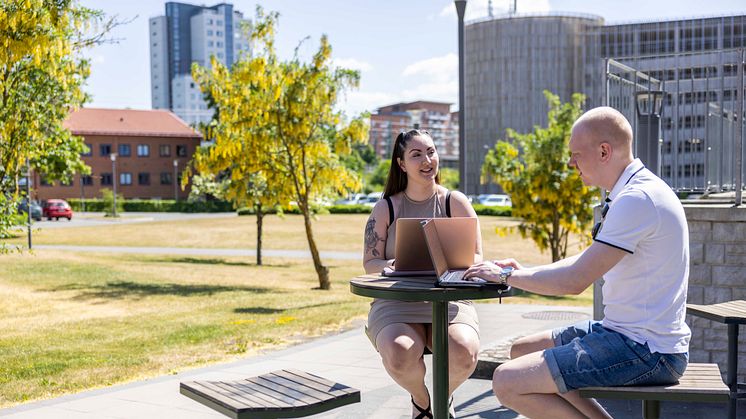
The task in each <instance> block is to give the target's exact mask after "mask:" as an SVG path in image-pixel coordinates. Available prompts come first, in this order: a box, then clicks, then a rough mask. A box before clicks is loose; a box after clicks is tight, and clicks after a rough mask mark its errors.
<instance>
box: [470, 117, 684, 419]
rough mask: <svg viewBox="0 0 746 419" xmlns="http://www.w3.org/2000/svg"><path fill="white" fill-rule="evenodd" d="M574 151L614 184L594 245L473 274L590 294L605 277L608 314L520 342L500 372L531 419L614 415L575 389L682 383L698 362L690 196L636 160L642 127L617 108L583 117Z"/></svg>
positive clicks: (547, 290)
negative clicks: (690, 319)
mask: <svg viewBox="0 0 746 419" xmlns="http://www.w3.org/2000/svg"><path fill="white" fill-rule="evenodd" d="M570 153H571V156H570V161H569V162H568V164H569V166H570V167H573V168H575V169H576V170H577V171H578V173H579V174H580V177H581V179H582V180H583V182H584V183H585V184H586V185H593V186H598V187H601V188H604V189H605V190H607V191H609V194H608V199H607V200H606V201H607V202H606V205H605V206H604V209H603V210H602V219H601V221H600V223H598V224H597V225H596V226H595V227H594V228H593V233H592V236H593V244H592V245H591V246H590V247H588V248H587V249H585V250H584V251H583V252H582V253H580V254H579V255H576V256H573V257H570V258H567V259H564V260H561V261H558V262H555V263H552V264H550V265H544V266H538V267H532V268H524V267H522V266H521V264H520V263H518V262H517V261H515V260H513V259H506V260H500V261H494V262H489V261H485V262H482V263H479V264H477V265H474V266H472V267H471V268H470V269H469V270H468V271H467V273H466V276H479V277H481V278H485V279H488V280H490V281H493V282H502V283H507V284H509V285H512V286H514V287H516V288H520V289H523V290H526V291H530V292H534V293H538V294H544V295H565V294H580V293H581V292H583V290H585V289H586V288H588V286H590V285H591V284H592V283H593V281H595V280H596V279H598V278H600V277H602V276H603V277H604V280H605V283H604V287H603V298H604V303H605V304H606V307H605V309H604V319H603V321H600V322H595V321H585V322H581V323H578V324H575V325H572V326H569V327H565V328H559V329H555V330H551V331H546V332H542V333H538V334H535V335H532V336H527V337H525V338H522V339H519V340H517V341H516V342H515V343H514V344H513V347H512V348H511V361H509V362H507V363H505V364H503V365H501V366H500V367H499V368H498V369H497V370H495V374H494V376H493V379H492V387H493V389H494V391H495V394H496V395H497V398H498V399H499V400H500V402H501V403H502V404H503V405H504V406H507V407H509V408H511V409H513V410H515V411H517V412H519V413H521V414H523V415H525V416H527V417H530V418H583V417H590V418H609V417H610V416H609V415H608V413H607V412H606V411H605V410H604V409H603V407H601V405H599V404H598V403H597V402H596V401H595V400H592V399H584V398H581V397H580V396H579V395H578V392H577V391H575V390H576V389H578V388H583V387H594V386H621V385H646V384H666V383H674V382H676V381H677V380H678V379H679V377H681V375H682V374H683V373H684V370H685V369H686V366H687V363H688V359H689V356H688V352H689V338H690V336H691V332H690V330H689V327H688V326H687V325H686V323H684V314H685V312H686V310H685V303H686V291H687V278H688V276H689V232H688V229H687V224H686V218H685V216H684V209H683V207H682V206H681V203H680V201H679V200H678V198H677V197H676V195H675V194H674V193H673V191H671V188H670V187H669V186H668V185H666V183H664V182H663V181H662V180H661V179H660V178H658V177H657V176H655V175H654V174H653V173H652V172H650V171H649V170H647V169H646V168H645V167H644V166H643V164H642V162H641V161H640V160H639V159H635V158H634V157H633V155H632V128H631V127H630V124H629V122H627V120H626V119H625V118H624V116H623V115H622V114H620V113H619V112H617V111H616V110H614V109H612V108H608V107H601V108H595V109H592V110H590V111H588V112H586V113H585V114H583V115H582V116H581V117H580V118H579V119H578V120H577V121H576V122H575V124H574V125H573V128H572V136H571V137H570ZM505 266H512V267H513V268H514V270H513V272H512V273H510V274H508V273H507V272H505V271H502V269H501V268H502V267H505Z"/></svg>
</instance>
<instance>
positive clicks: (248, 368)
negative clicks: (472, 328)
mask: <svg viewBox="0 0 746 419" xmlns="http://www.w3.org/2000/svg"><path fill="white" fill-rule="evenodd" d="M476 307H477V311H478V312H479V317H480V321H481V329H482V344H483V347H486V348H495V347H499V346H500V345H501V344H502V343H503V342H505V341H506V340H509V339H512V338H513V337H515V336H517V335H525V334H529V333H533V332H536V331H539V330H544V329H548V328H552V327H556V326H559V325H562V324H567V323H571V322H574V321H577V320H581V319H588V318H590V315H591V309H590V308H583V307H559V306H538V305H512V304H503V305H499V304H494V303H489V304H477V305H476ZM426 358H427V361H428V363H429V362H430V359H431V357H430V356H428V357H426ZM281 368H298V369H303V370H306V371H309V372H311V373H314V374H317V375H320V376H323V377H326V378H328V379H331V380H334V381H338V382H341V383H344V384H347V385H349V386H351V387H356V388H358V389H360V390H361V398H362V401H361V403H357V404H354V405H349V406H345V407H342V408H338V409H336V410H333V411H331V412H327V413H324V414H320V415H316V416H314V417H317V418H339V419H342V418H371V419H374V418H375V419H379V418H380V419H390V418H406V417H409V415H410V412H411V407H410V402H409V396H408V395H407V394H406V393H405V392H404V391H403V390H402V389H401V388H399V387H398V386H397V385H396V384H395V383H394V382H393V381H392V380H391V378H389V377H388V376H387V375H386V372H385V371H384V369H383V367H382V366H381V363H380V359H379V357H378V354H377V353H376V352H375V351H374V350H373V348H372V347H371V345H370V343H369V342H368V339H367V338H366V337H365V335H364V333H363V329H362V326H358V327H356V328H354V329H353V330H350V331H346V332H343V333H339V334H334V335H329V336H326V337H323V338H319V339H316V340H314V341H311V342H308V343H304V344H301V345H297V346H294V347H291V348H288V349H284V350H279V351H274V352H267V353H264V354H262V355H259V356H253V357H250V358H246V359H244V360H241V361H237V362H232V363H228V364H221V365H214V366H211V367H207V368H201V369H197V370H191V371H186V372H181V373H178V374H176V375H170V376H164V377H158V378H154V379H151V380H145V381H140V382H133V383H130V384H125V385H118V386H113V387H110V388H106V389H102V390H94V391H87V392H83V393H79V394H75V395H69V396H64V397H60V398H57V399H52V400H46V401H40V402H34V403H28V404H25V405H20V406H17V407H14V408H10V409H5V410H0V417H4V418H6V417H7V418H13V419H32V418H33V419H53V418H54V419H59V418H75V419H93V418H96V419H109V418H111V419H123V418H127V419H135V418H137V419H147V418H154V419H155V418H158V419H162V418H179V419H208V418H213V419H218V418H222V417H224V416H222V415H220V414H219V413H217V412H214V411H212V410H211V409H209V408H207V407H204V406H202V405H201V404H199V403H197V402H195V401H193V400H191V399H189V398H187V397H184V396H182V395H180V394H179V382H180V381H189V380H225V379H240V378H245V377H249V376H254V375H259V374H263V373H266V372H269V371H272V370H275V369H281ZM428 369H429V366H428ZM431 380H432V377H431V376H430V375H429V374H428V378H427V382H428V383H430V382H431ZM603 403H604V404H605V405H606V406H607V407H608V408H609V409H610V411H611V413H612V415H613V416H614V417H615V418H637V417H640V403H639V402H613V403H611V402H610V403H607V402H603ZM455 406H456V410H457V414H458V415H457V416H458V417H459V418H516V417H519V416H518V415H516V413H515V412H513V411H511V410H509V409H506V408H504V407H502V406H501V405H500V404H499V402H498V400H497V399H496V398H495V397H494V395H493V394H492V389H491V383H490V381H489V380H480V379H470V380H468V381H467V382H466V383H465V384H464V385H462V386H461V387H460V388H459V389H458V390H457V391H456V394H455ZM662 406H663V417H664V418H666V417H671V418H673V417H676V418H682V417H686V418H718V417H723V415H724V412H725V410H724V407H723V406H720V405H705V404H687V403H667V402H664V403H663V404H662ZM744 410H746V409H744ZM744 413H746V412H744Z"/></svg>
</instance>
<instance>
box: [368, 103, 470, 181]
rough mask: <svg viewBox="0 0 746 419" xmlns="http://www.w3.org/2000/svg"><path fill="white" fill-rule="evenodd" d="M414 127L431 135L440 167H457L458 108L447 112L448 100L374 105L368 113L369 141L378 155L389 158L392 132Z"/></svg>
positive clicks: (393, 136) (394, 133)
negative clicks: (374, 109) (378, 106)
mask: <svg viewBox="0 0 746 419" xmlns="http://www.w3.org/2000/svg"><path fill="white" fill-rule="evenodd" d="M415 127H419V128H420V129H424V130H426V131H428V132H429V133H430V135H431V136H432V137H433V142H435V147H437V148H438V155H439V156H440V162H441V165H442V166H443V167H454V168H457V167H458V112H451V104H450V103H444V102H429V101H422V100H420V101H417V102H409V103H396V104H393V105H389V106H384V107H381V108H378V109H377V110H376V113H375V114H373V115H371V116H370V131H369V138H370V140H369V142H370V145H371V146H373V149H374V150H375V152H376V154H378V155H379V156H380V157H381V158H384V159H388V158H391V147H393V145H394V141H395V140H396V136H397V135H399V133H400V132H401V131H409V130H411V129H414V128H415Z"/></svg>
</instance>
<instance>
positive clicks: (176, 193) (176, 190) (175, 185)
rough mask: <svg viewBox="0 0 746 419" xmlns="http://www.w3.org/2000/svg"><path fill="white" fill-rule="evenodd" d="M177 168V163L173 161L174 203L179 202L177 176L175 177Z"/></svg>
mask: <svg viewBox="0 0 746 419" xmlns="http://www.w3.org/2000/svg"><path fill="white" fill-rule="evenodd" d="M178 167H179V161H178V160H176V159H174V201H175V202H178V201H179V185H178V176H177V170H178Z"/></svg>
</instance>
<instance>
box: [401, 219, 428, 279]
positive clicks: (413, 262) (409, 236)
mask: <svg viewBox="0 0 746 419" xmlns="http://www.w3.org/2000/svg"><path fill="white" fill-rule="evenodd" d="M422 220H424V218H398V219H397V220H396V241H395V243H394V259H395V261H394V266H395V267H396V270H397V271H431V274H432V271H433V263H432V262H431V261H430V254H429V253H428V252H427V244H425V236H424V235H423V234H422V225H420V221H422Z"/></svg>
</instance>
